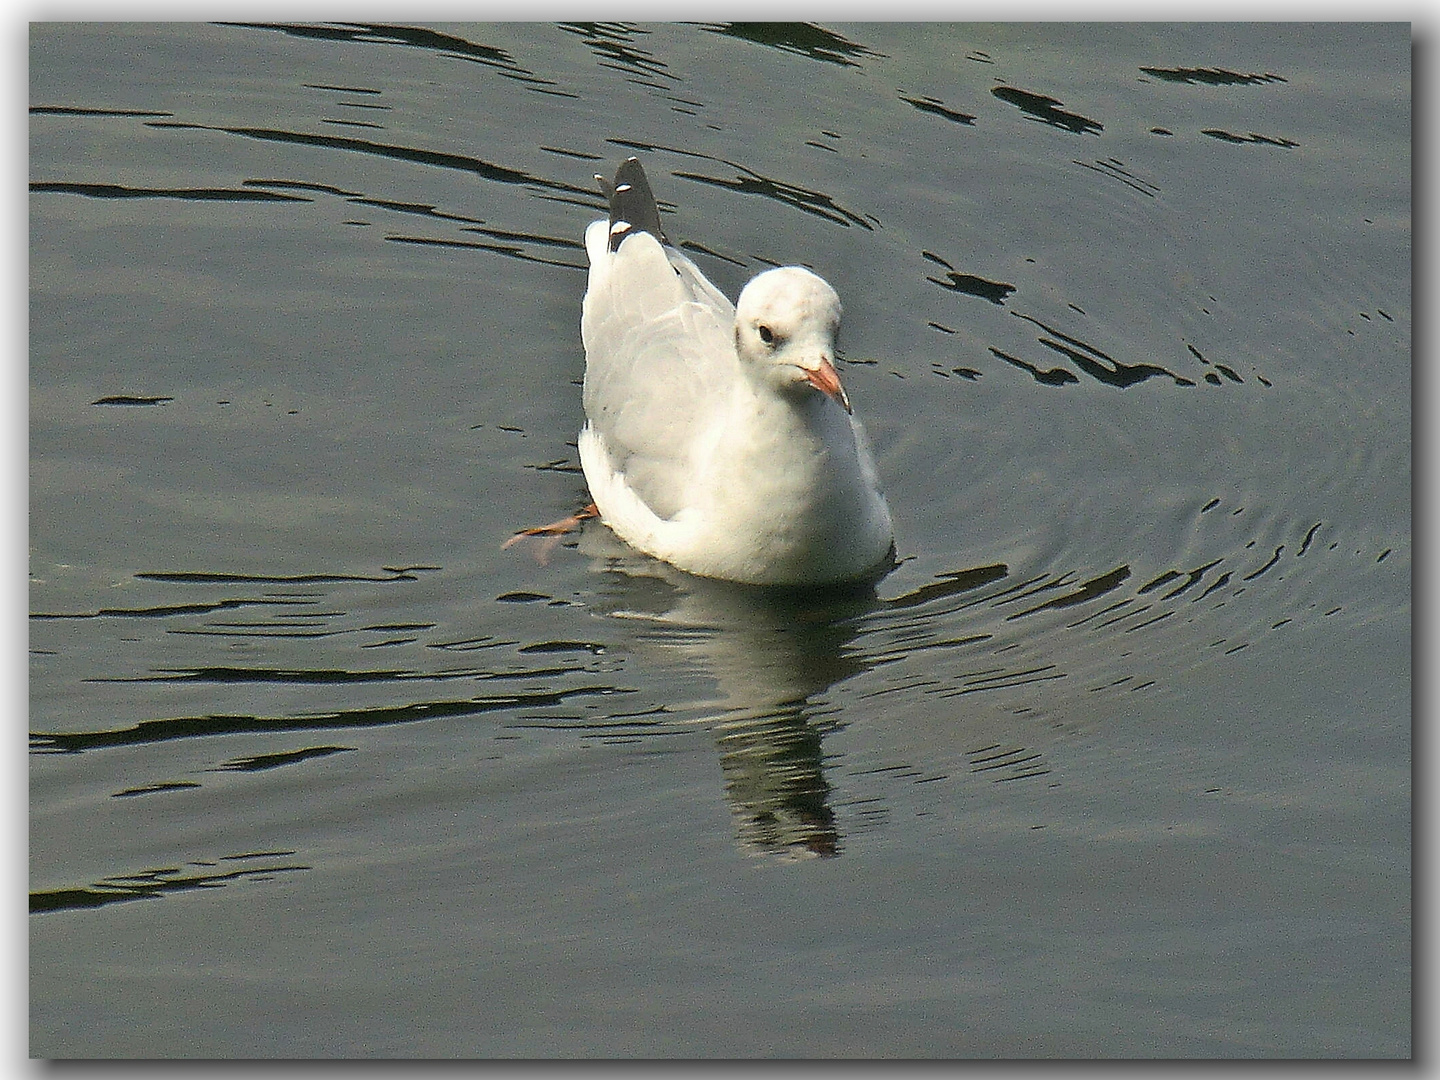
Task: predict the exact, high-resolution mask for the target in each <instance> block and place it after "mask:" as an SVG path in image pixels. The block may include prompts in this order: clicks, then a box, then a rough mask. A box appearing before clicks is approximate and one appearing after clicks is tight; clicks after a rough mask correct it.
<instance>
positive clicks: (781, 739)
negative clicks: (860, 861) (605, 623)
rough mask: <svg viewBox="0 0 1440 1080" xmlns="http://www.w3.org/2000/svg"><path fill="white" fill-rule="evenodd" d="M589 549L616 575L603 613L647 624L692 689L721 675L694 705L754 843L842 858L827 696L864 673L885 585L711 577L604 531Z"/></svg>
mask: <svg viewBox="0 0 1440 1080" xmlns="http://www.w3.org/2000/svg"><path fill="white" fill-rule="evenodd" d="M580 550H581V551H582V552H583V553H585V554H588V555H589V556H591V557H592V558H594V559H596V560H597V561H598V562H599V563H600V564H601V565H602V566H603V567H604V569H605V570H606V571H607V573H606V574H605V575H604V576H603V577H602V579H601V581H602V584H601V586H600V587H599V588H598V590H597V591H596V592H595V593H594V595H593V596H592V598H591V603H592V604H593V605H594V607H595V610H597V611H600V612H604V613H605V614H608V615H611V616H613V617H619V618H624V619H626V620H627V621H628V622H630V624H631V625H632V626H634V625H637V622H638V623H640V624H643V625H644V630H642V631H640V632H638V633H636V634H634V636H633V638H632V641H633V642H634V644H635V646H636V647H638V648H642V649H645V650H652V649H653V650H654V652H653V653H650V655H649V662H651V663H655V662H660V663H664V664H666V665H673V664H675V663H677V662H679V663H681V664H682V665H683V666H682V669H681V670H682V672H683V676H682V677H683V679H684V682H685V685H686V686H692V687H698V686H703V685H706V684H707V683H708V682H709V680H713V686H714V696H713V697H708V698H706V699H705V700H701V701H695V702H693V703H692V704H693V706H694V707H697V708H698V709H700V710H701V711H702V712H703V713H704V714H706V717H705V718H706V720H707V722H708V723H709V724H710V725H711V727H712V730H713V731H714V734H715V738H716V743H717V746H718V749H719V751H720V767H721V771H722V772H723V774H724V778H725V788H724V790H725V801H726V803H727V804H728V805H729V807H730V810H731V813H732V814H733V815H734V819H735V828H736V833H737V835H738V838H739V840H740V841H741V843H742V844H743V845H744V847H745V848H746V849H748V850H750V851H752V852H755V853H764V854H770V855H779V856H786V857H789V856H806V855H822V856H829V855H835V854H838V853H839V851H840V849H841V836H840V830H839V827H838V824H837V822H836V819H835V812H834V811H833V810H832V809H831V808H830V806H829V798H830V791H831V789H830V784H829V783H828V782H827V781H826V779H825V757H824V747H823V746H822V739H823V736H824V735H825V734H826V732H827V731H828V730H830V728H831V726H832V725H831V723H830V722H828V721H826V720H825V719H823V718H822V716H821V715H820V714H821V713H823V712H824V709H823V707H822V706H820V705H819V704H817V702H818V701H819V699H820V698H821V697H822V696H823V695H824V694H825V693H826V692H827V691H828V690H829V689H830V688H831V687H833V686H836V685H839V684H841V683H844V682H845V681H847V680H849V679H851V678H853V677H854V676H855V675H857V674H858V673H859V672H861V671H863V670H864V668H865V664H866V662H865V659H864V657H863V655H862V654H861V653H859V652H858V651H857V650H855V649H853V648H852V645H853V643H854V641H855V638H856V636H857V634H858V633H859V632H860V627H861V626H862V624H863V622H864V617H865V616H866V615H867V614H868V613H870V612H872V611H874V610H876V605H877V603H878V601H877V600H876V599H875V594H874V590H873V589H871V588H856V589H826V590H804V591H802V590H792V589H751V588H745V587H743V586H740V585H734V584H731V583H729V582H724V581H707V580H704V579H702V578H696V577H692V576H690V575H688V574H682V573H680V572H679V571H678V570H675V569H674V568H672V567H669V566H666V565H665V564H664V563H658V562H656V561H655V560H653V559H646V558H643V557H641V556H638V555H636V554H635V552H634V550H633V549H629V548H626V547H624V545H622V544H621V543H620V542H619V541H618V540H617V539H616V538H615V536H614V535H613V534H612V533H610V532H608V531H606V530H604V529H595V530H591V531H590V532H587V533H586V534H585V535H584V536H582V537H581V539H580Z"/></svg>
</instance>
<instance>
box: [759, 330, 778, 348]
mask: <svg viewBox="0 0 1440 1080" xmlns="http://www.w3.org/2000/svg"><path fill="white" fill-rule="evenodd" d="M757 331H758V332H759V334H760V340H761V341H763V342H764V343H765V344H766V345H774V344H775V331H773V330H771V329H770V328H769V327H768V326H761V327H758V328H757Z"/></svg>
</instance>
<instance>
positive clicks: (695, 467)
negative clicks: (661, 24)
mask: <svg viewBox="0 0 1440 1080" xmlns="http://www.w3.org/2000/svg"><path fill="white" fill-rule="evenodd" d="M595 179H596V180H597V181H599V183H600V186H601V188H602V190H604V192H605V194H606V195H607V196H608V197H609V200H610V217H609V220H603V221H596V222H594V223H593V224H591V225H590V226H589V228H587V229H586V231H585V250H586V253H587V254H588V256H589V259H590V278H589V285H588V288H587V289H586V292H585V300H584V304H583V307H582V315H581V323H580V327H581V337H582V338H583V340H584V344H585V390H584V403H585V416H586V423H585V426H584V429H583V430H582V431H581V432H580V440H579V448H580V463H581V466H582V467H583V469H584V471H585V479H586V481H587V482H588V484H589V487H590V494H591V497H592V498H593V499H594V507H595V509H596V510H598V513H599V516H600V519H601V520H602V521H603V522H604V523H605V524H606V525H608V526H609V527H610V528H611V529H612V530H614V532H615V533H616V534H617V535H618V536H619V537H620V538H621V539H622V540H624V541H626V542H627V543H628V544H630V545H631V546H632V547H634V548H637V549H638V550H640V551H642V552H645V553H646V554H648V555H652V556H654V557H655V558H657V559H662V560H664V561H665V562H667V563H670V564H672V565H673V566H676V567H679V568H680V569H681V570H685V571H688V572H689V573H692V574H698V575H701V576H703V577H710V578H720V579H723V580H727V581H736V582H744V583H748V584H753V585H827V584H838V583H842V582H855V581H864V580H874V579H876V578H878V577H879V576H881V575H882V574H884V573H885V572H887V571H888V570H889V569H890V567H891V566H893V564H894V551H895V548H894V533H893V528H892V525H891V520H890V510H889V507H888V506H886V504H885V498H884V496H883V495H882V494H881V493H880V485H879V480H878V478H877V475H876V469H875V463H874V461H873V459H872V458H871V455H870V450H869V447H868V444H867V440H866V437H865V432H864V429H863V428H862V427H861V426H860V422H859V421H858V420H856V419H855V417H854V415H853V414H852V412H851V407H850V400H849V398H848V397H847V396H846V394H845V391H844V389H843V388H842V387H841V385H840V378H839V376H838V375H837V373H836V371H835V363H834V357H835V332H836V330H837V329H838V328H839V326H840V310H841V309H840V298H839V296H837V295H836V293H835V290H834V289H832V288H831V287H830V286H829V284H827V283H826V282H825V281H824V280H823V279H822V278H820V277H818V276H817V275H815V274H813V273H811V272H810V271H809V270H805V269H803V268H801V267H798V266H784V267H779V268H777V269H774V270H767V271H765V272H764V273H762V274H760V275H758V276H756V277H755V278H754V279H753V280H751V281H750V283H749V284H748V285H746V286H745V288H744V289H743V290H742V291H741V293H740V300H739V304H738V306H732V305H731V304H730V301H729V300H727V299H726V298H725V296H724V294H723V293H721V292H720V290H719V289H717V288H716V287H715V286H714V285H712V284H711V283H710V282H709V281H707V280H706V279H705V276H704V274H702V273H701V272H700V270H699V268H698V267H697V266H696V265H695V264H694V263H692V262H691V261H690V260H689V259H687V258H686V257H685V256H684V255H682V254H681V253H680V252H679V251H677V250H676V249H675V248H673V247H671V246H670V245H669V243H668V242H666V241H665V237H664V234H663V233H662V231H661V228H660V215H659V211H658V209H657V208H656V205H655V199H654V196H653V195H652V194H651V191H650V185H649V182H648V181H647V180H646V178H645V172H644V170H643V169H642V168H641V166H640V162H639V161H638V160H637V159H636V158H633V157H632V158H630V159H628V160H627V161H625V162H624V163H623V164H622V165H621V166H620V168H619V171H618V172H617V173H616V176H615V183H614V185H613V186H612V185H610V184H609V183H607V182H606V180H605V179H604V177H601V176H596V178H595ZM537 531H538V530H537Z"/></svg>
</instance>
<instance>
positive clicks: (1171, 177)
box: [29, 23, 1412, 1058]
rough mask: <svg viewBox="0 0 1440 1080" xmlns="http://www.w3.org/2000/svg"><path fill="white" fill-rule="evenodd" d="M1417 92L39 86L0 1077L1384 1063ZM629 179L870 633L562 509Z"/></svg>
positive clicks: (877, 67) (1176, 39)
mask: <svg viewBox="0 0 1440 1080" xmlns="http://www.w3.org/2000/svg"><path fill="white" fill-rule="evenodd" d="M1410 109H1411V106H1410V28H1409V26H1408V25H1406V24H1385V25H1363V24H1348V25H1342V24H1329V25H1304V24H1297V25H1265V26H1259V25H1255V26H1244V25H1226V24H1213V25H1203V26H1194V25H1187V26H1167V25H1126V26H1101V25H1090V26H1087V25H1063V26H1062V25H1043V24H1041V25H986V26H969V25H934V26H923V27H920V26H913V25H905V24H890V25H851V26H833V27H828V28H825V29H821V28H818V27H810V26H803V25H785V24H776V25H770V26H766V27H759V28H757V27H753V26H729V25H723V24H701V25H687V26H678V25H647V26H629V25H607V24H585V25H539V24H530V25H525V24H505V25H498V24H487V25H465V26H430V27H423V28H422V27H417V26H400V25H375V24H359V23H347V24H338V23H336V24H323V25H320V24H315V25H280V24H247V25H239V24H234V25H206V24H183V25H182V24H112V25H95V24H84V23H78V24H65V25H61V24H34V25H32V27H31V30H30V119H29V125H30V181H31V194H30V308H29V317H30V443H29V445H30V523H29V528H30V574H31V579H30V611H31V617H30V636H29V646H30V673H29V674H30V720H29V723H30V746H31V751H30V836H29V851H30V855H29V857H30V883H29V887H30V904H31V912H32V914H31V916H30V922H29V947H30V1052H31V1054H33V1055H35V1056H41V1057H116V1056H128V1057H136V1056H138V1057H174V1056H208V1057H244V1056H279V1057H311V1056H407V1057H409V1056H426V1057H453V1056H460V1057H467V1056H483V1057H573V1056H643V1057H657V1056H658V1057H717V1056H718V1057H750V1056H808V1057H828V1056H909V1057H987V1058H988V1057H1047V1056H1062V1057H1086V1056H1111V1057H1114V1056H1125V1057H1134V1056H1144V1057H1149V1056H1163V1057H1193V1056H1199V1057H1405V1056H1408V1055H1409V1054H1410V1052H1411V1033H1410V1016H1411V959H1410V955H1411V940H1412V939H1411V899H1410V898H1411V892H1410V889H1411V854H1410V853H1411V816H1410V805H1411V802H1410V800H1411V741H1410V730H1411V729H1410V687H1411V650H1410V631H1411V605H1410V587H1411V566H1412V563H1411V560H1412V548H1411V505H1410V489H1411V466H1410V460H1411V458H1410V430H1411V416H1410V400H1411V399H1410V391H1411V377H1410V376H1411V359H1410V357H1411V353H1410V349H1411V314H1412V307H1411V289H1410V272H1411V269H1410V258H1411V256H1410V252H1411V217H1410V200H1411V191H1410V169H1411V159H1410V121H1411V115H1410ZM632 153H635V154H638V155H639V156H640V157H641V159H642V160H643V161H644V163H645V167H646V169H647V171H648V172H649V176H650V179H651V182H652V184H653V186H654V188H655V191H656V194H657V196H658V198H659V199H660V201H661V205H662V213H663V216H664V222H665V227H666V229H667V232H668V233H669V234H670V236H671V237H672V239H675V240H678V241H680V242H681V243H682V244H683V245H684V246H685V247H686V249H687V250H688V251H689V252H690V254H691V255H692V257H694V258H695V259H696V260H697V262H698V263H699V264H700V266H701V267H702V269H704V270H705V271H706V273H707V274H710V275H711V276H712V278H713V279H714V280H715V281H716V283H717V284H718V285H719V286H720V287H721V288H723V289H725V290H726V291H727V292H729V293H730V295H732V296H733V295H735V293H736V292H737V291H738V289H739V288H740V286H741V285H742V284H743V283H744V282H745V281H746V280H747V279H748V278H749V277H750V276H751V275H753V274H754V273H756V272H757V271H759V270H761V269H763V268H765V267H767V266H769V265H773V264H784V263H802V264H805V265H807V266H810V267H812V268H814V269H815V270H816V271H817V272H818V273H820V274H821V275H822V276H824V277H825V278H827V279H828V280H829V281H830V282H831V283H832V284H833V285H834V286H835V287H836V289H837V290H838V291H839V293H840V296H841V298H842V299H843V301H844V304H845V323H844V325H843V327H842V330H841V337H840V351H841V356H842V358H843V363H842V365H841V369H842V375H843V377H844V379H845V383H846V388H847V390H848V392H849V395H850V398H851V400H852V401H853V402H854V403H855V407H856V411H857V413H858V414H859V415H860V416H862V417H863V419H864V421H865V423H866V425H867V428H868V430H869V433H870V436H871V440H872V442H873V444H874V447H875V451H876V458H877V462H878V466H879V470H880V474H881V477H882V480H883V483H884V486H885V489H886V492H887V496H888V499H889V503H890V506H891V508H892V510H893V512H894V517H895V523H896V530H897V544H898V552H899V556H900V558H901V563H900V565H899V566H898V567H897V568H896V569H895V571H894V572H893V573H891V574H890V575H889V576H888V577H887V578H886V579H885V580H883V581H882V582H880V584H879V585H878V586H877V587H876V588H875V590H874V591H873V592H869V593H863V594H858V595H857V594H850V595H772V594H767V593H765V592H763V591H759V590H751V589H742V588H736V587H728V586H724V585H720V584H717V583H711V582H704V581H701V580H698V579H694V578H688V577H686V576H685V575H683V574H680V573H678V572H674V571H671V570H669V569H667V568H666V567H664V566H661V565H658V564H656V563H653V562H651V561H648V560H646V559H644V558H641V557H639V556H637V555H635V554H633V553H630V552H628V551H627V550H626V549H625V548H624V547H623V546H622V545H620V544H619V542H618V541H616V540H615V539H614V538H613V537H611V536H609V535H608V534H607V531H606V530H605V529H604V527H603V526H598V525H596V524H595V523H590V524H589V525H588V526H587V527H586V529H585V530H584V532H583V533H582V534H581V535H579V536H578V537H572V538H570V539H568V540H567V541H566V542H565V543H563V544H560V545H558V546H555V547H553V548H552V549H550V550H544V549H543V548H542V547H541V546H540V545H537V544H529V545H522V546H519V547H512V548H510V549H508V550H502V548H501V544H502V542H503V541H504V540H505V539H506V537H508V536H509V535H510V534H511V533H512V532H513V531H514V530H516V529H519V528H522V527H524V526H527V525H535V524H540V523H543V522H547V521H550V520H552V519H555V518H558V517H561V516H563V515H565V514H566V513H569V512H570V511H571V510H573V509H575V508H576V507H577V506H579V505H581V504H583V502H585V501H586V492H585V486H584V480H583V477H582V476H581V474H580V472H579V467H578V460H577V456H576V451H575V439H576V433H577V431H578V430H579V427H580V424H581V423H582V412H581V405H580V390H579V380H580V378H581V374H582V371H583V351H582V349H581V345H580V337H579V325H578V324H579V302H580V296H581V294H582V292H583V290H584V284H585V274H584V270H583V265H584V253H583V250H582V249H581V246H580V237H581V234H582V232H583V230H584V227H585V225H586V224H587V223H588V222H589V221H591V220H593V219H594V218H595V217H597V216H599V214H600V213H601V212H602V208H603V201H602V199H601V198H600V196H599V193H598V189H597V186H596V184H595V182H594V180H593V179H592V174H593V173H595V172H606V173H610V172H612V171H613V169H614V168H615V166H616V165H617V164H618V162H619V161H620V160H622V159H623V158H624V157H625V156H627V155H629V154H632Z"/></svg>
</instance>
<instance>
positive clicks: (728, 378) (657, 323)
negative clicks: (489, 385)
mask: <svg viewBox="0 0 1440 1080" xmlns="http://www.w3.org/2000/svg"><path fill="white" fill-rule="evenodd" d="M667 254H668V253H667V252H666V251H664V250H662V248H661V246H660V244H659V242H657V241H656V240H654V239H653V238H652V237H651V236H649V235H645V234H637V235H634V236H632V237H628V238H626V242H625V243H624V244H623V245H622V247H621V248H620V250H619V251H617V252H616V253H615V254H614V255H613V256H612V257H611V258H610V261H609V265H607V266H606V267H605V268H604V271H605V272H603V273H598V274H597V273H595V272H594V271H592V280H591V287H590V289H589V290H588V291H587V292H586V295H585V304H584V312H583V316H582V320H581V331H582V336H583V338H584V342H585V395H584V397H585V415H586V417H587V418H588V420H589V423H590V426H591V427H592V428H594V429H595V431H596V432H598V433H599V434H600V435H601V436H602V437H603V438H604V441H605V446H606V450H607V453H608V454H609V456H610V458H611V465H612V467H613V468H614V469H616V470H617V471H620V472H623V473H624V475H625V480H626V483H627V484H629V486H630V487H631V489H632V490H633V491H635V493H636V494H637V495H639V496H640V497H641V498H642V499H643V500H644V501H645V503H646V504H647V505H648V506H649V507H650V508H651V509H652V510H653V511H654V512H655V513H656V514H657V515H658V516H660V517H662V518H670V517H673V516H674V515H675V514H676V513H677V512H678V511H679V510H681V509H683V508H684V506H685V505H686V499H687V496H688V493H689V491H690V490H691V487H692V482H693V479H694V476H695V468H696V459H697V454H699V453H703V449H704V447H705V445H706V440H707V437H708V436H709V434H710V433H711V432H712V430H713V429H714V427H715V424H716V422H717V415H718V410H719V409H720V408H723V406H724V404H725V403H726V402H727V401H728V399H729V393H728V389H729V387H730V385H731V384H732V382H733V380H734V379H735V378H736V377H737V375H738V361H737V359H736V356H735V346H734V337H733V335H734V309H733V308H732V307H731V306H730V302H729V301H728V300H726V299H725V297H724V296H723V295H721V294H720V293H719V292H718V291H717V290H715V288H714V286H711V285H710V283H709V282H704V285H705V286H706V287H707V288H706V289H696V288H695V287H694V286H693V284H692V282H691V281H690V280H688V277H689V275H688V274H686V273H684V272H683V271H682V270H681V269H679V268H676V267H672V265H671V259H669V258H667ZM680 258H682V259H683V258H684V257H683V256H681V257H680ZM684 261H685V263H687V264H688V263H689V260H684ZM690 269H691V270H694V268H693V266H691V267H690ZM694 274H695V275H697V276H698V275H699V271H698V270H694ZM700 280H701V281H704V279H703V277H702V278H700ZM707 289H708V291H707ZM717 299H718V302H717ZM721 305H723V306H721Z"/></svg>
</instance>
